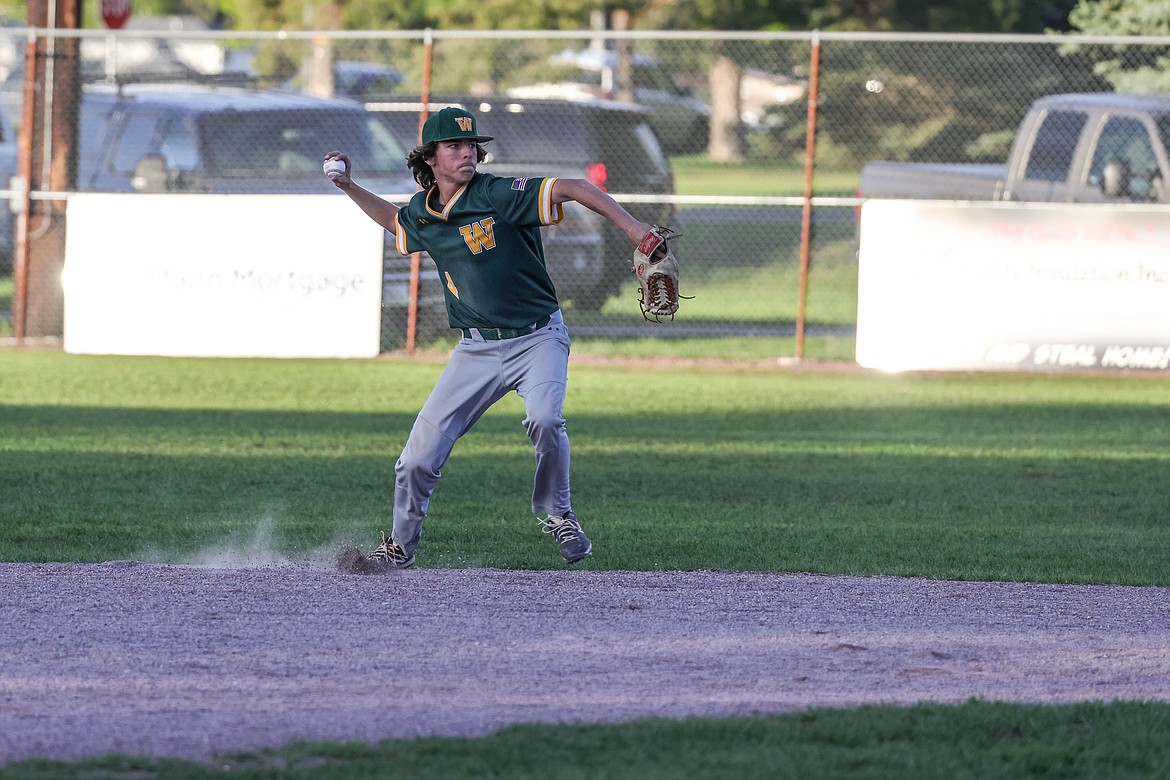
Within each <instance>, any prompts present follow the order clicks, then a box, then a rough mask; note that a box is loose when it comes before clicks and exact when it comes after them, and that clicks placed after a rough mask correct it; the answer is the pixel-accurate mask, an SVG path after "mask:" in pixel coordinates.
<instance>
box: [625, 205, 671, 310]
mask: <svg viewBox="0 0 1170 780" xmlns="http://www.w3.org/2000/svg"><path fill="white" fill-rule="evenodd" d="M679 235H681V234H680V233H675V232H674V231H673V230H671V229H670V228H668V227H659V226H658V225H655V226H654V227H653V228H651V229H650V231H649V232H647V233H646V235H644V236H643V237H642V240H641V241H640V242H639V243H638V248H637V249H635V250H634V260H633V269H634V276H636V277H638V284H639V285H640V286H641V289H640V290H639V293H640V298H639V300H638V304H639V305H640V306H641V307H642V316H643V317H645V318H646V319H647V320H651V319H652V320H654V321H655V322H661V321H662V318H663V317H670V318H671V319H674V313H675V312H676V311H678V300H679V294H678V259H677V258H676V257H675V256H674V251H673V250H672V249H671V248H670V244H669V242H668V239H670V238H676V237H678V236H679Z"/></svg>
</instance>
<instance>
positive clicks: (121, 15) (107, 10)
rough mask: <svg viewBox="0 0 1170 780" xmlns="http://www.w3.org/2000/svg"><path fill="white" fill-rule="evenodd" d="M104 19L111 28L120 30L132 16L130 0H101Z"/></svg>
mask: <svg viewBox="0 0 1170 780" xmlns="http://www.w3.org/2000/svg"><path fill="white" fill-rule="evenodd" d="M101 3H102V21H104V22H105V23H106V27H109V28H110V29H111V30H120V29H122V25H124V24H126V20H127V19H129V18H130V0H101Z"/></svg>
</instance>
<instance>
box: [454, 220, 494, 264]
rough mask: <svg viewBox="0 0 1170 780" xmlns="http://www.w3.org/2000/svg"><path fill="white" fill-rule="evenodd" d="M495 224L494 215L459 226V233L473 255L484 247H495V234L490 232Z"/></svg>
mask: <svg viewBox="0 0 1170 780" xmlns="http://www.w3.org/2000/svg"><path fill="white" fill-rule="evenodd" d="M495 224H496V219H495V217H488V218H487V219H481V220H480V221H479V222H472V223H471V224H470V225H464V226H463V227H461V228H459V234H460V235H462V236H463V241H464V243H466V244H467V248H468V249H470V250H471V253H472V254H473V255H478V254H479V253H480V252H482V251H483V250H485V249H495V248H496V234H495V233H493V232H492V226H493V225H495Z"/></svg>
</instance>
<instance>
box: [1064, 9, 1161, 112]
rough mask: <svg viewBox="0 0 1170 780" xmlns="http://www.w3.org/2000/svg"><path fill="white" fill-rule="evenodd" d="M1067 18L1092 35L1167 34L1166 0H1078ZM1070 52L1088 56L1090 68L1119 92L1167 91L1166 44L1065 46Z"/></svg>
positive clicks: (1072, 54)
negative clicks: (1090, 63)
mask: <svg viewBox="0 0 1170 780" xmlns="http://www.w3.org/2000/svg"><path fill="white" fill-rule="evenodd" d="M1069 22H1070V23H1071V24H1072V25H1073V27H1074V28H1075V29H1077V30H1078V31H1080V32H1083V33H1088V34H1091V35H1170V16H1168V15H1167V14H1166V3H1165V0H1081V1H1080V2H1079V3H1077V5H1076V7H1075V8H1073V10H1072V12H1071V13H1070V14H1069ZM1063 51H1064V53H1065V54H1068V55H1070V56H1074V55H1075V56H1082V57H1090V58H1091V59H1092V60H1093V61H1094V64H1093V72H1094V73H1096V74H1098V75H1099V76H1101V77H1103V78H1105V79H1107V80H1108V81H1109V83H1110V84H1112V85H1113V87H1114V89H1116V90H1117V91H1118V92H1166V91H1170V49H1168V48H1167V47H1166V46H1124V47H1122V46H1088V47H1087V46H1080V45H1077V44H1072V45H1069V46H1066V47H1064V49H1063Z"/></svg>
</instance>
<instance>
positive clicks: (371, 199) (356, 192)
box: [325, 151, 398, 233]
mask: <svg viewBox="0 0 1170 780" xmlns="http://www.w3.org/2000/svg"><path fill="white" fill-rule="evenodd" d="M331 160H340V161H341V162H343V163H345V170H344V171H337V172H332V173H327V174H326V175H327V176H328V177H329V180H330V181H332V182H333V184H334V185H336V187H337V189H339V190H341V191H342V192H344V193H345V194H346V195H348V196H349V199H350V200H352V201H353V202H354V203H356V204H357V205H358V208H360V209H361V210H362V211H364V212H365V213H366V216H368V217H369V218H370V219H372V220H374V221H375V222H377V223H378V224H379V225H381V226H382V227H383V228H385V229H386V230H389V231H390V232H391V233H393V232H394V231H395V229H396V224H395V223H396V222H397V219H398V207H397V206H395V205H394V204H393V203H391V202H390V201H388V200H386V199H385V198H383V197H382V196H380V195H375V194H374V193H372V192H370V191H369V190H367V189H366V188H365V187H362V186H361V185H359V184H358V183H357V182H355V181H354V180H353V177H351V176H350V164H349V157H347V156H346V155H344V154H342V153H341V152H336V151H334V152H329V154H327V155H325V164H326V165H328V164H329V162H330V161H331Z"/></svg>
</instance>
